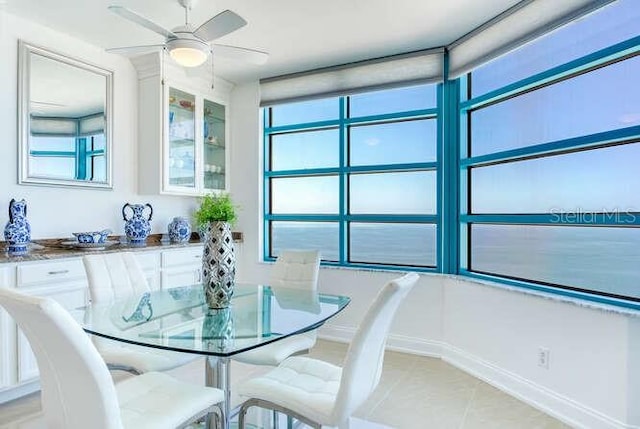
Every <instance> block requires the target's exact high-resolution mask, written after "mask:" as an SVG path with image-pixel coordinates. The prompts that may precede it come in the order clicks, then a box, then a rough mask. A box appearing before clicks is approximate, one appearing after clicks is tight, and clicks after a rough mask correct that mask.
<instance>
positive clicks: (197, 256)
mask: <svg viewBox="0 0 640 429" xmlns="http://www.w3.org/2000/svg"><path fill="white" fill-rule="evenodd" d="M194 258H196V259H199V258H202V255H196V256H194Z"/></svg>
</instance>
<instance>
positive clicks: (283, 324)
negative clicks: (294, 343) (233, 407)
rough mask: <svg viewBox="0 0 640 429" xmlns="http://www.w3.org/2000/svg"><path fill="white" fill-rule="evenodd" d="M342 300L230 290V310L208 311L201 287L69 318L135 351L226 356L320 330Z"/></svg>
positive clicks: (253, 288) (255, 288)
mask: <svg viewBox="0 0 640 429" xmlns="http://www.w3.org/2000/svg"><path fill="white" fill-rule="evenodd" d="M349 301H350V299H349V298H348V297H346V296H339V295H327V294H320V293H318V292H316V291H308V290H300V289H293V288H291V289H290V288H275V287H269V286H263V285H252V284H240V283H238V284H236V287H235V290H234V294H233V298H232V300H231V306H230V307H229V308H226V309H220V310H214V309H209V308H208V306H207V304H206V303H205V300H204V292H203V288H202V285H192V286H185V287H180V288H174V289H168V290H160V291H153V292H146V293H144V294H142V295H135V296H134V295H132V296H128V297H125V298H119V299H116V300H114V301H112V302H110V303H106V304H96V305H89V306H86V307H83V308H80V309H77V310H74V311H73V312H72V314H73V316H74V317H75V318H76V320H78V322H79V323H80V324H81V326H82V328H83V329H84V330H85V331H86V332H88V333H90V334H94V335H97V336H100V337H105V338H110V339H113V340H116V341H120V342H125V343H131V344H137V345H141V346H147V347H154V348H161V349H167V350H175V351H180V352H187V353H197V354H202V355H209V356H232V355H234V354H236V353H241V352H243V351H247V350H250V349H253V348H256V347H259V346H261V345H264V344H267V343H271V342H274V341H277V340H278V339H281V338H285V337H288V336H290V335H293V334H298V333H302V332H305V331H309V330H311V329H314V328H317V327H319V326H320V325H322V324H323V323H324V322H325V321H326V320H327V319H329V318H331V317H333V316H334V315H336V314H337V313H339V312H340V311H342V309H344V308H345V307H346V306H347V305H348V304H349Z"/></svg>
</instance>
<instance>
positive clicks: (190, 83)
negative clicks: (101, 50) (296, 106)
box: [131, 53, 233, 195]
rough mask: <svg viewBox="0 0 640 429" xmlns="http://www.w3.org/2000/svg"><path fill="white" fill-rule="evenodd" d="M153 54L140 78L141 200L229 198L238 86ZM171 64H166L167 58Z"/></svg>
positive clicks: (138, 61) (137, 61) (142, 62)
mask: <svg viewBox="0 0 640 429" xmlns="http://www.w3.org/2000/svg"><path fill="white" fill-rule="evenodd" d="M162 58H163V57H162V54H160V53H152V54H147V55H142V56H139V57H135V58H132V59H131V62H132V63H133V65H134V67H135V68H136V71H137V73H138V165H139V167H140V168H139V170H138V189H139V192H140V193H141V194H150V195H154V194H169V195H203V194H207V193H211V192H214V193H216V192H221V191H224V192H229V191H230V184H229V177H230V172H229V162H230V155H231V154H230V150H231V144H230V139H229V116H228V115H229V104H228V100H230V98H231V91H232V89H233V84H232V83H231V82H228V81H226V80H224V79H222V78H220V77H218V76H211V72H210V70H205V69H202V70H189V73H187V70H185V68H183V67H179V66H177V65H175V64H174V63H173V62H172V61H164V62H163V60H162ZM165 59H166V58H165Z"/></svg>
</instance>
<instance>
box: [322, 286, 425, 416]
mask: <svg viewBox="0 0 640 429" xmlns="http://www.w3.org/2000/svg"><path fill="white" fill-rule="evenodd" d="M418 278H419V276H418V274H416V273H408V274H406V275H404V276H402V277H400V278H398V279H395V280H392V281H390V282H389V283H387V284H386V285H385V286H384V287H383V288H382V290H381V291H380V292H379V293H378V296H377V297H376V299H375V300H374V302H373V304H372V305H371V307H369V310H368V311H367V313H366V314H365V316H364V319H363V320H362V322H361V323H360V326H359V327H358V330H357V331H356V334H355V336H354V338H353V340H352V342H351V345H350V346H349V350H348V351H347V356H346V358H345V361H344V366H343V370H342V378H341V380H340V389H339V390H338V395H337V397H336V401H335V407H334V410H333V418H332V420H333V421H336V422H343V421H346V419H347V418H348V417H349V416H350V415H351V414H352V413H353V411H354V410H355V409H356V408H357V407H359V406H360V405H361V404H362V403H363V402H364V401H366V400H367V398H368V397H369V395H370V394H371V392H373V389H375V388H376V386H377V385H378V382H379V381H380V375H381V373H382V362H383V359H384V346H385V342H386V337H387V333H388V332H389V327H390V325H391V322H392V321H393V317H394V315H395V313H396V310H397V309H398V306H399V305H400V303H401V302H402V300H403V299H404V298H405V297H406V296H407V294H408V293H409V291H410V290H411V289H412V288H413V286H414V285H415V284H416V282H417V281H418Z"/></svg>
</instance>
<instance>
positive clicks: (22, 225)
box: [4, 198, 31, 255]
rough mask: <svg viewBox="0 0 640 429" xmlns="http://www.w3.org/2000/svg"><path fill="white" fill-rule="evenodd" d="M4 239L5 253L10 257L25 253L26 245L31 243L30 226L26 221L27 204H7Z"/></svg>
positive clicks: (14, 202) (14, 201)
mask: <svg viewBox="0 0 640 429" xmlns="http://www.w3.org/2000/svg"><path fill="white" fill-rule="evenodd" d="M4 239H5V240H6V242H7V251H8V252H9V253H10V254H12V255H22V254H25V253H27V250H28V244H29V242H30V241H31V226H30V225H29V222H28V221H27V202H26V201H25V200H20V201H16V200H15V198H14V199H12V200H11V202H10V203H9V222H7V224H6V225H5V227H4Z"/></svg>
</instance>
